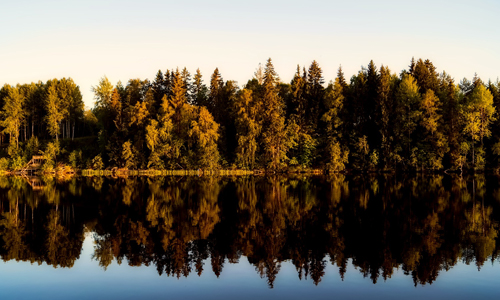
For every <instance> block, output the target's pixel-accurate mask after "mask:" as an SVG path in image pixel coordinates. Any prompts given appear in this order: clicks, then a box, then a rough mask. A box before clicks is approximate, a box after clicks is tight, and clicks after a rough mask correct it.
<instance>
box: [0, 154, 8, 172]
mask: <svg viewBox="0 0 500 300" xmlns="http://www.w3.org/2000/svg"><path fill="white" fill-rule="evenodd" d="M9 164H10V163H9V160H8V159H7V158H5V157H2V158H0V170H1V171H7V170H9Z"/></svg>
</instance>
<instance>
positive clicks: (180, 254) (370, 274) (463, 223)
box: [0, 174, 500, 288]
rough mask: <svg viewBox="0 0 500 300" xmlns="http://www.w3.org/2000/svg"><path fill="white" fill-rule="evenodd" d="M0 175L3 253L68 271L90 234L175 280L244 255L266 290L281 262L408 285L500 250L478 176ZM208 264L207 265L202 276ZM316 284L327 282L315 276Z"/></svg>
mask: <svg viewBox="0 0 500 300" xmlns="http://www.w3.org/2000/svg"><path fill="white" fill-rule="evenodd" d="M40 180H41V181H42V182H43V188H42V189H40V190H37V191H35V190H32V189H31V187H30V185H29V183H28V181H26V180H23V179H22V178H17V177H2V178H0V213H1V219H0V234H1V239H0V255H1V257H2V259H3V260H4V261H8V260H23V261H30V262H37V263H43V262H45V263H47V264H49V265H52V266H54V267H71V266H73V264H74V262H75V261H76V259H78V257H79V255H80V251H81V247H82V243H83V240H84V238H85V235H86V232H88V233H90V232H92V237H93V240H94V243H95V244H94V254H93V259H94V260H95V261H97V263H98V264H99V266H101V267H102V268H103V269H106V268H107V267H108V266H110V264H112V263H113V261H116V262H117V263H119V264H120V263H123V262H125V263H126V264H128V265H131V266H140V265H145V266H154V267H155V268H156V270H157V272H158V274H159V275H163V274H165V275H167V276H173V277H177V278H179V277H182V276H185V277H187V276H189V275H191V273H196V274H197V275H198V276H200V275H201V274H202V273H203V272H213V273H214V274H215V275H216V276H217V277H219V276H221V275H222V274H223V273H224V266H225V264H227V263H238V262H239V260H240V258H241V256H245V257H246V258H247V259H248V261H249V263H250V264H252V265H253V266H254V268H255V270H256V273H257V274H258V275H259V276H261V277H263V278H265V280H266V281H267V284H268V285H269V287H271V288H272V287H273V286H274V284H275V281H276V279H277V278H278V277H279V276H280V269H281V266H282V264H283V263H284V262H287V261H289V262H291V263H292V264H293V265H294V266H295V269H296V271H297V276H298V277H299V278H300V279H310V280H312V282H313V283H314V284H319V283H320V282H321V281H322V278H323V277H324V276H325V272H326V271H325V270H326V267H327V265H328V264H332V265H334V266H336V267H337V268H338V272H339V274H340V277H341V278H342V279H343V278H344V276H345V273H346V270H347V265H348V264H349V263H351V264H352V265H353V266H354V267H355V268H356V269H357V270H358V272H360V273H361V275H362V276H364V277H366V278H369V280H371V281H372V282H373V283H376V282H378V281H379V280H380V279H383V280H389V279H390V278H391V277H392V276H393V275H394V273H395V272H396V271H397V270H398V269H401V270H402V271H403V272H404V273H405V274H406V275H408V276H411V278H412V280H413V282H414V284H415V285H419V284H422V285H424V284H431V283H433V282H435V281H436V280H437V279H438V277H439V274H440V272H441V271H443V270H449V269H451V268H453V267H454V266H455V265H456V264H457V263H459V262H461V261H463V262H465V263H466V264H475V265H476V266H477V267H478V269H480V268H481V267H482V266H483V265H484V263H485V262H486V261H487V260H491V261H495V260H496V259H498V256H499V255H498V254H499V253H500V251H499V250H500V243H499V242H498V220H499V218H500V214H499V212H500V210H499V206H500V200H499V199H500V186H499V184H498V183H497V181H495V180H487V178H486V177H485V176H484V175H474V176H470V177H458V176H441V175H426V176H408V175H398V176H396V175H382V176H377V177H376V178H373V177H369V176H364V175H358V176H355V177H346V176H344V175H340V174H335V175H329V176H317V177H314V176H304V175H296V176H291V177H281V176H268V177H237V178H228V177H226V178H220V177H200V178H198V177H155V178H145V177H139V178H130V177H129V178H116V179H110V178H104V177H93V178H78V177H73V178H62V179H61V178H56V177H46V178H42V179H40ZM207 270H209V271H207ZM323 284H324V283H323Z"/></svg>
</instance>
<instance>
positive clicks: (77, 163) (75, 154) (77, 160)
mask: <svg viewBox="0 0 500 300" xmlns="http://www.w3.org/2000/svg"><path fill="white" fill-rule="evenodd" d="M82 159H83V155H82V151H81V150H73V151H71V153H70V154H69V157H68V161H69V164H70V166H71V167H72V168H73V169H76V168H79V167H81V165H82Z"/></svg>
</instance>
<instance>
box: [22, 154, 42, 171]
mask: <svg viewBox="0 0 500 300" xmlns="http://www.w3.org/2000/svg"><path fill="white" fill-rule="evenodd" d="M44 161H45V157H44V156H43V155H33V157H32V158H31V160H30V161H29V162H28V163H27V164H26V165H25V166H24V167H23V168H22V169H21V170H20V172H21V174H34V173H35V172H36V171H38V170H40V168H41V166H42V164H43V162H44Z"/></svg>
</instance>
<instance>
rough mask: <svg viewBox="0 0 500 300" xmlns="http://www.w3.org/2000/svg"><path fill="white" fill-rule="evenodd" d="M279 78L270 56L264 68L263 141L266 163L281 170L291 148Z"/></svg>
mask: <svg viewBox="0 0 500 300" xmlns="http://www.w3.org/2000/svg"><path fill="white" fill-rule="evenodd" d="M278 83H279V79H278V75H277V74H276V71H275V70H274V66H273V64H272V61H271V59H270V58H269V59H268V60H267V63H266V67H265V70H264V83H263V89H264V93H263V99H262V107H263V108H264V109H265V110H264V115H263V122H262V124H263V134H262V139H263V141H262V143H263V151H264V160H265V161H266V163H265V164H266V165H267V166H268V167H270V168H271V169H274V170H279V169H280V168H281V167H282V166H283V165H282V164H283V163H284V162H283V160H285V159H286V152H287V151H288V149H289V148H290V146H291V144H290V140H289V139H288V135H287V131H286V127H285V115H284V111H283V101H282V99H281V98H280V97H279V95H278V89H277V86H278Z"/></svg>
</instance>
